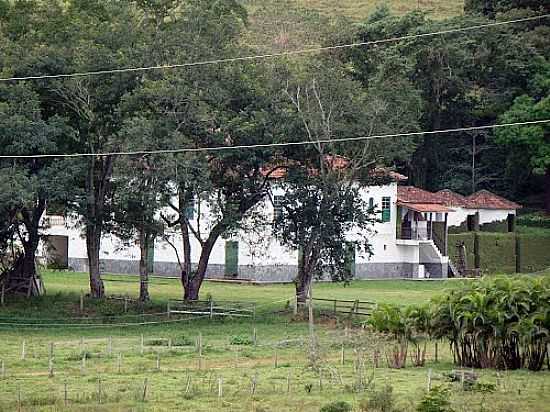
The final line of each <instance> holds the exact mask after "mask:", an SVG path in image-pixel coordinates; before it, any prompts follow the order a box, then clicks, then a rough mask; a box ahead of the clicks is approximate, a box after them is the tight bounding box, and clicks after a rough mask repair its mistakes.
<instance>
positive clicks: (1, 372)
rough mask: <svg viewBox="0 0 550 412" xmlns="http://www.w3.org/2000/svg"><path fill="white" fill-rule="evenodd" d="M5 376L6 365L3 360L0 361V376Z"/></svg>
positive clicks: (2, 377)
mask: <svg viewBox="0 0 550 412" xmlns="http://www.w3.org/2000/svg"><path fill="white" fill-rule="evenodd" d="M5 377H6V365H5V364H4V360H1V361H0V378H1V379H4V378H5Z"/></svg>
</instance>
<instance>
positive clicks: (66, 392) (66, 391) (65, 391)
mask: <svg viewBox="0 0 550 412" xmlns="http://www.w3.org/2000/svg"><path fill="white" fill-rule="evenodd" d="M63 401H64V404H65V406H67V405H69V388H68V387H67V381H65V382H64V383H63Z"/></svg>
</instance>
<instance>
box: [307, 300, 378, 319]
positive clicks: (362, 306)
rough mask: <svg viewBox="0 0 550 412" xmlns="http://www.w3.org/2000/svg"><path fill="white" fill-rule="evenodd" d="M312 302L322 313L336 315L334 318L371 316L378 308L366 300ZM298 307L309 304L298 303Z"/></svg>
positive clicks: (374, 303)
mask: <svg viewBox="0 0 550 412" xmlns="http://www.w3.org/2000/svg"><path fill="white" fill-rule="evenodd" d="M311 301H312V304H314V305H315V307H316V309H319V310H320V311H322V312H330V313H332V314H334V316H336V315H338V314H343V315H350V316H353V315H357V316H370V315H371V314H372V312H373V311H374V310H375V309H376V306H377V304H376V302H371V301H364V300H343V299H323V298H312V299H311ZM297 303H298V302H297ZM298 305H304V306H307V305H308V302H307V301H306V302H305V303H298Z"/></svg>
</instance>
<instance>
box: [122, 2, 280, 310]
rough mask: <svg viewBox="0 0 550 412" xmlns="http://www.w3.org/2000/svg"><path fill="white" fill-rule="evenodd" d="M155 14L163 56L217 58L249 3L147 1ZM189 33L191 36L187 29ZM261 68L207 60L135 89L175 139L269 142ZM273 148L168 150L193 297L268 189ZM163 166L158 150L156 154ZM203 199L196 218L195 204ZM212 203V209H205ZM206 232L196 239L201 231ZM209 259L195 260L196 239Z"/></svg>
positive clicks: (233, 46) (139, 105) (170, 216)
mask: <svg viewBox="0 0 550 412" xmlns="http://www.w3.org/2000/svg"><path fill="white" fill-rule="evenodd" d="M140 4H141V7H142V8H143V11H144V13H145V14H146V15H147V16H148V18H147V19H146V21H148V22H149V23H147V24H149V25H150V26H151V29H148V31H147V32H148V33H150V34H151V36H152V37H151V42H152V43H155V44H156V45H157V47H156V48H155V49H154V50H152V51H151V53H150V54H149V55H148V56H149V57H150V58H152V59H155V61H158V60H160V61H163V59H164V56H169V57H170V59H171V60H172V61H174V60H176V61H188V60H209V59H212V58H220V57H223V56H230V55H234V54H236V53H237V51H238V48H237V40H238V34H239V33H240V30H241V29H242V26H243V24H244V22H245V17H246V13H245V10H244V9H243V8H242V6H240V5H239V4H238V3H237V2H223V3H222V2H217V1H188V2H184V3H183V2H164V3H162V4H163V5H164V7H159V4H160V3H159V4H157V3H154V2H153V3H150V2H142V3H140ZM182 37H185V38H186V39H187V41H186V43H185V44H182V43H181V41H180V39H181V38H182ZM258 70H259V69H256V68H254V67H251V66H245V67H244V68H243V67H239V68H237V67H231V66H221V65H220V66H205V67H201V68H200V69H199V68H189V69H182V70H181V71H171V72H164V73H150V74H148V75H147V76H144V78H143V81H142V83H141V85H140V87H139V88H137V89H136V90H135V91H134V92H132V93H131V94H129V95H128V96H127V98H126V100H127V102H128V105H129V107H130V110H133V111H134V113H139V117H140V118H142V119H145V120H146V121H147V122H148V124H149V126H148V127H150V128H151V130H155V131H156V132H155V133H158V134H159V135H161V136H163V141H164V143H165V144H166V145H168V146H170V147H178V146H180V147H181V146H184V145H185V146H187V147H192V148H196V149H200V148H204V147H211V146H219V147H223V146H232V145H237V144H253V143H265V142H269V141H271V140H272V135H271V132H270V124H269V121H268V113H267V110H266V109H267V108H268V103H269V101H268V99H265V98H264V97H263V96H262V93H263V92H262V88H261V87H260V83H258V82H256V80H255V78H256V73H257V71H258ZM268 157H269V153H268V152H265V151H249V152H246V153H243V152H238V151H218V152H211V153H207V152H201V153H195V154H186V155H183V154H182V155H176V156H173V157H171V158H170V160H168V166H167V167H168V168H169V169H170V170H171V172H172V173H171V177H170V179H171V181H172V182H173V183H174V185H172V186H167V187H168V188H171V189H172V191H171V192H170V193H165V195H166V196H165V197H164V201H165V202H166V205H167V207H168V208H170V210H171V212H169V213H163V214H162V218H163V219H164V222H165V224H166V225H167V226H168V227H170V228H179V229H180V232H181V238H182V245H181V249H182V251H183V253H179V250H180V249H179V247H178V245H174V246H176V249H177V250H178V255H181V256H183V259H182V261H181V268H182V284H183V287H184V298H185V299H188V300H195V299H198V296H199V291H200V287H201V285H202V282H203V280H204V277H205V276H206V273H207V270H208V262H209V259H210V255H211V252H212V250H213V247H214V245H215V244H216V242H217V241H218V240H219V238H220V237H221V236H223V235H227V234H229V233H231V232H233V231H235V230H236V229H237V228H238V227H239V226H240V222H241V221H242V219H243V217H244V216H245V215H246V214H247V213H248V212H249V211H250V210H251V209H252V208H253V207H254V206H255V205H256V204H257V203H258V202H259V201H260V200H261V199H262V198H263V197H264V196H265V194H266V193H267V189H266V188H267V179H266V178H265V176H264V175H263V174H262V172H261V168H262V166H263V165H264V164H265V163H266V159H267V158H268ZM152 161H153V164H152V168H153V170H159V168H158V167H156V163H157V160H152ZM195 205H200V206H201V208H202V209H200V210H196V211H195V213H193V218H191V217H192V216H191V214H190V209H192V208H194V207H195ZM205 209H206V210H205ZM193 239H194V240H196V242H193V241H192V240H193ZM193 244H195V245H196V244H198V247H199V249H200V250H199V251H198V253H197V254H198V255H199V260H198V264H197V265H196V267H193V266H192V264H191V256H192V253H193V250H192V245H193Z"/></svg>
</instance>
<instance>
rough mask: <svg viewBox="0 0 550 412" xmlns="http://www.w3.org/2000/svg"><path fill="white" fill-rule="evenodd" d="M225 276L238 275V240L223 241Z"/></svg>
mask: <svg viewBox="0 0 550 412" xmlns="http://www.w3.org/2000/svg"><path fill="white" fill-rule="evenodd" d="M224 274H225V277H237V276H238V275H239V242H235V241H231V240H228V241H227V242H225V272H224Z"/></svg>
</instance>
